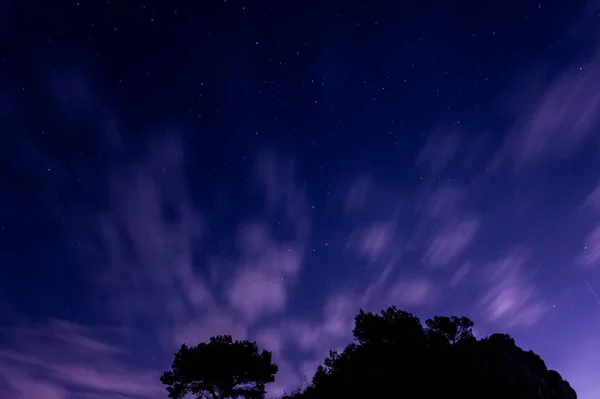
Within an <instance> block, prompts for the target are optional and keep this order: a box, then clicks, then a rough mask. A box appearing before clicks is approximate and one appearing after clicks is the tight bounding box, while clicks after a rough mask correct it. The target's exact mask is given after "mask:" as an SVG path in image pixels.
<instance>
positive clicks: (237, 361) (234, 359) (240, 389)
mask: <svg viewBox="0 0 600 399" xmlns="http://www.w3.org/2000/svg"><path fill="white" fill-rule="evenodd" d="M271 357H272V354H271V352H269V351H266V350H263V351H262V352H259V350H258V347H257V346H256V343H254V342H250V341H233V339H232V338H231V336H230V335H219V336H216V337H212V338H211V339H210V341H209V342H208V343H201V344H198V345H196V346H192V347H188V346H186V345H185V344H184V345H181V348H180V349H179V351H178V352H177V353H175V359H174V360H173V365H172V366H171V368H172V369H171V371H167V372H165V373H164V374H163V375H162V376H161V377H160V381H161V382H162V383H163V384H165V385H166V386H167V392H168V393H169V394H168V397H169V398H171V399H183V398H185V397H186V395H188V394H191V395H194V396H195V397H196V398H198V399H235V398H240V397H243V398H247V399H262V398H264V396H265V385H266V384H267V383H269V382H273V381H275V374H276V373H277V366H276V365H275V364H274V363H272V362H271Z"/></svg>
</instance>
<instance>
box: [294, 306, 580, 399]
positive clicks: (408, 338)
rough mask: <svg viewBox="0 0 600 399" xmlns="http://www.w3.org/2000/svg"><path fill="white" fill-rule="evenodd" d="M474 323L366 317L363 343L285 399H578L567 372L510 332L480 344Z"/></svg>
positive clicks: (400, 314) (361, 325)
mask: <svg viewBox="0 0 600 399" xmlns="http://www.w3.org/2000/svg"><path fill="white" fill-rule="evenodd" d="M472 327H473V322H472V321H471V320H470V319H468V318H466V317H454V316H453V317H439V316H436V317H434V318H433V319H430V320H427V321H426V322H425V327H423V326H422V324H421V322H420V321H419V319H418V318H417V317H415V316H413V315H412V314H410V313H408V312H404V311H401V310H398V309H396V308H395V307H390V308H388V309H386V310H383V311H382V312H381V313H380V314H373V313H371V312H368V313H367V312H364V311H362V310H361V311H360V312H359V314H358V315H357V316H356V318H355V328H354V330H353V334H354V337H355V339H356V342H355V343H352V344H350V345H348V346H347V347H346V348H345V349H344V350H343V351H342V352H341V353H337V352H335V351H331V352H330V353H329V356H328V357H327V358H326V359H325V361H324V362H323V365H322V366H319V368H318V369H317V372H316V373H315V375H314V377H313V380H312V383H311V384H310V385H309V386H307V387H306V388H305V389H303V390H301V391H296V392H294V393H293V394H292V395H289V396H284V399H338V398H339V399H346V398H351V397H357V398H358V397H361V398H387V397H392V398H412V397H426V398H429V397H431V398H449V397H460V398H463V399H479V398H489V399H505V398H511V399H576V398H577V395H576V393H575V391H574V390H573V389H572V388H571V386H570V385H569V383H568V382H567V381H565V380H563V379H562V377H561V376H560V374H559V373H557V372H556V371H553V370H548V369H547V368H546V365H545V363H544V361H543V360H542V359H541V358H540V357H539V356H538V355H536V354H535V353H533V352H532V351H524V350H522V349H521V348H519V347H518V346H517V345H516V344H515V342H514V340H513V339H512V338H511V337H510V336H509V335H506V334H493V335H491V336H489V337H487V338H484V339H481V340H477V339H476V338H475V337H474V336H473V333H472Z"/></svg>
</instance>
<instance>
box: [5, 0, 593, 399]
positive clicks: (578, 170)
mask: <svg viewBox="0 0 600 399" xmlns="http://www.w3.org/2000/svg"><path fill="white" fill-rule="evenodd" d="M0 37H1V42H0V57H1V59H0V121H1V124H0V139H1V140H0V151H1V153H0V167H1V168H0V171H1V173H0V179H1V180H0V315H1V316H0V396H1V397H2V398H7V399H16V398H19V399H21V398H22V399H38V398H39V399H92V398H94V399H117V398H119V399H123V398H129V399H133V398H135V399H161V398H166V391H165V390H164V387H163V386H162V385H161V384H160V382H159V379H158V377H159V375H160V373H161V372H163V371H166V370H167V369H169V367H170V364H171V360H172V357H173V353H174V352H175V351H176V350H177V348H178V347H179V345H180V344H181V343H182V342H186V343H188V344H196V343H199V342H202V341H204V340H206V339H208V337H210V336H211V335H216V334H223V333H228V334H232V335H233V337H234V338H238V339H251V340H256V341H257V343H258V344H259V346H260V347H263V348H266V349H269V350H271V351H273V353H274V361H275V362H276V363H277V364H278V365H279V373H278V375H277V379H276V382H275V383H274V384H271V386H269V395H271V396H273V395H281V394H282V393H283V391H284V390H287V391H289V390H291V389H293V388H297V387H298V386H300V385H301V384H302V382H303V379H304V378H303V376H304V375H305V376H306V378H307V379H308V380H310V378H311V377H312V375H313V373H314V370H315V368H316V366H317V364H318V363H319V362H321V361H322V360H323V358H324V357H325V356H326V355H327V353H328V350H329V349H340V348H343V347H344V346H345V345H346V344H347V343H349V342H350V340H351V330H352V325H353V317H354V315H355V314H356V313H357V312H358V310H359V309H360V308H361V307H362V308H364V309H368V310H374V311H378V310H381V309H382V308H384V307H387V306H388V305H392V304H395V305H397V306H398V307H399V308H401V309H405V310H408V311H410V312H413V313H415V314H416V315H418V316H419V317H421V318H422V319H425V318H427V317H431V316H432V315H433V314H439V315H442V314H444V315H465V316H468V317H470V318H471V319H472V320H474V322H475V332H476V335H477V336H479V337H483V336H485V335H487V334H490V333H493V332H507V333H510V334H511V335H513V336H514V337H515V339H516V342H517V344H518V345H519V346H521V347H523V348H524V349H533V350H534V351H536V352H537V353H538V354H540V355H541V356H542V358H543V359H544V360H545V361H546V363H547V365H548V367H549V368H554V369H556V370H558V371H559V372H560V373H561V374H562V375H563V376H564V377H565V378H566V379H568V380H569V382H570V383H571V384H572V386H573V387H574V389H575V390H576V391H577V392H578V394H579V397H580V398H582V399H597V398H598V397H600V381H599V379H598V375H599V373H600V358H599V357H598V353H600V335H599V333H598V331H599V329H600V299H599V298H598V297H597V294H596V293H595V292H598V294H600V272H599V268H598V266H600V134H598V128H599V127H600V123H599V122H600V120H599V119H600V47H599V46H600V1H597V0H594V1H588V2H585V1H581V0H570V1H559V0H555V1H541V2H540V1H529V0H520V1H516V0H514V1H494V2H485V1H455V2H454V1H444V0H439V1H433V0H419V1H416V0H415V1H413V0H399V1H389V2H383V1H370V2H367V1H365V2H364V3H361V2H356V1H353V0H350V1H323V2H320V3H319V2H317V1H301V2H289V1H273V2H270V3H269V2H263V1H261V2H259V1H249V0H247V1H246V2H241V1H238V0H226V1H223V0H220V1H213V0H203V1H199V0H198V1H193V2H192V1H178V0H171V1H138V0H127V1H125V0H111V1H105V0H96V1H92V0H80V1H78V0H71V1H68V2H65V1H25V0H18V1H15V2H12V3H11V2H8V1H6V0H3V1H1V2H0Z"/></svg>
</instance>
